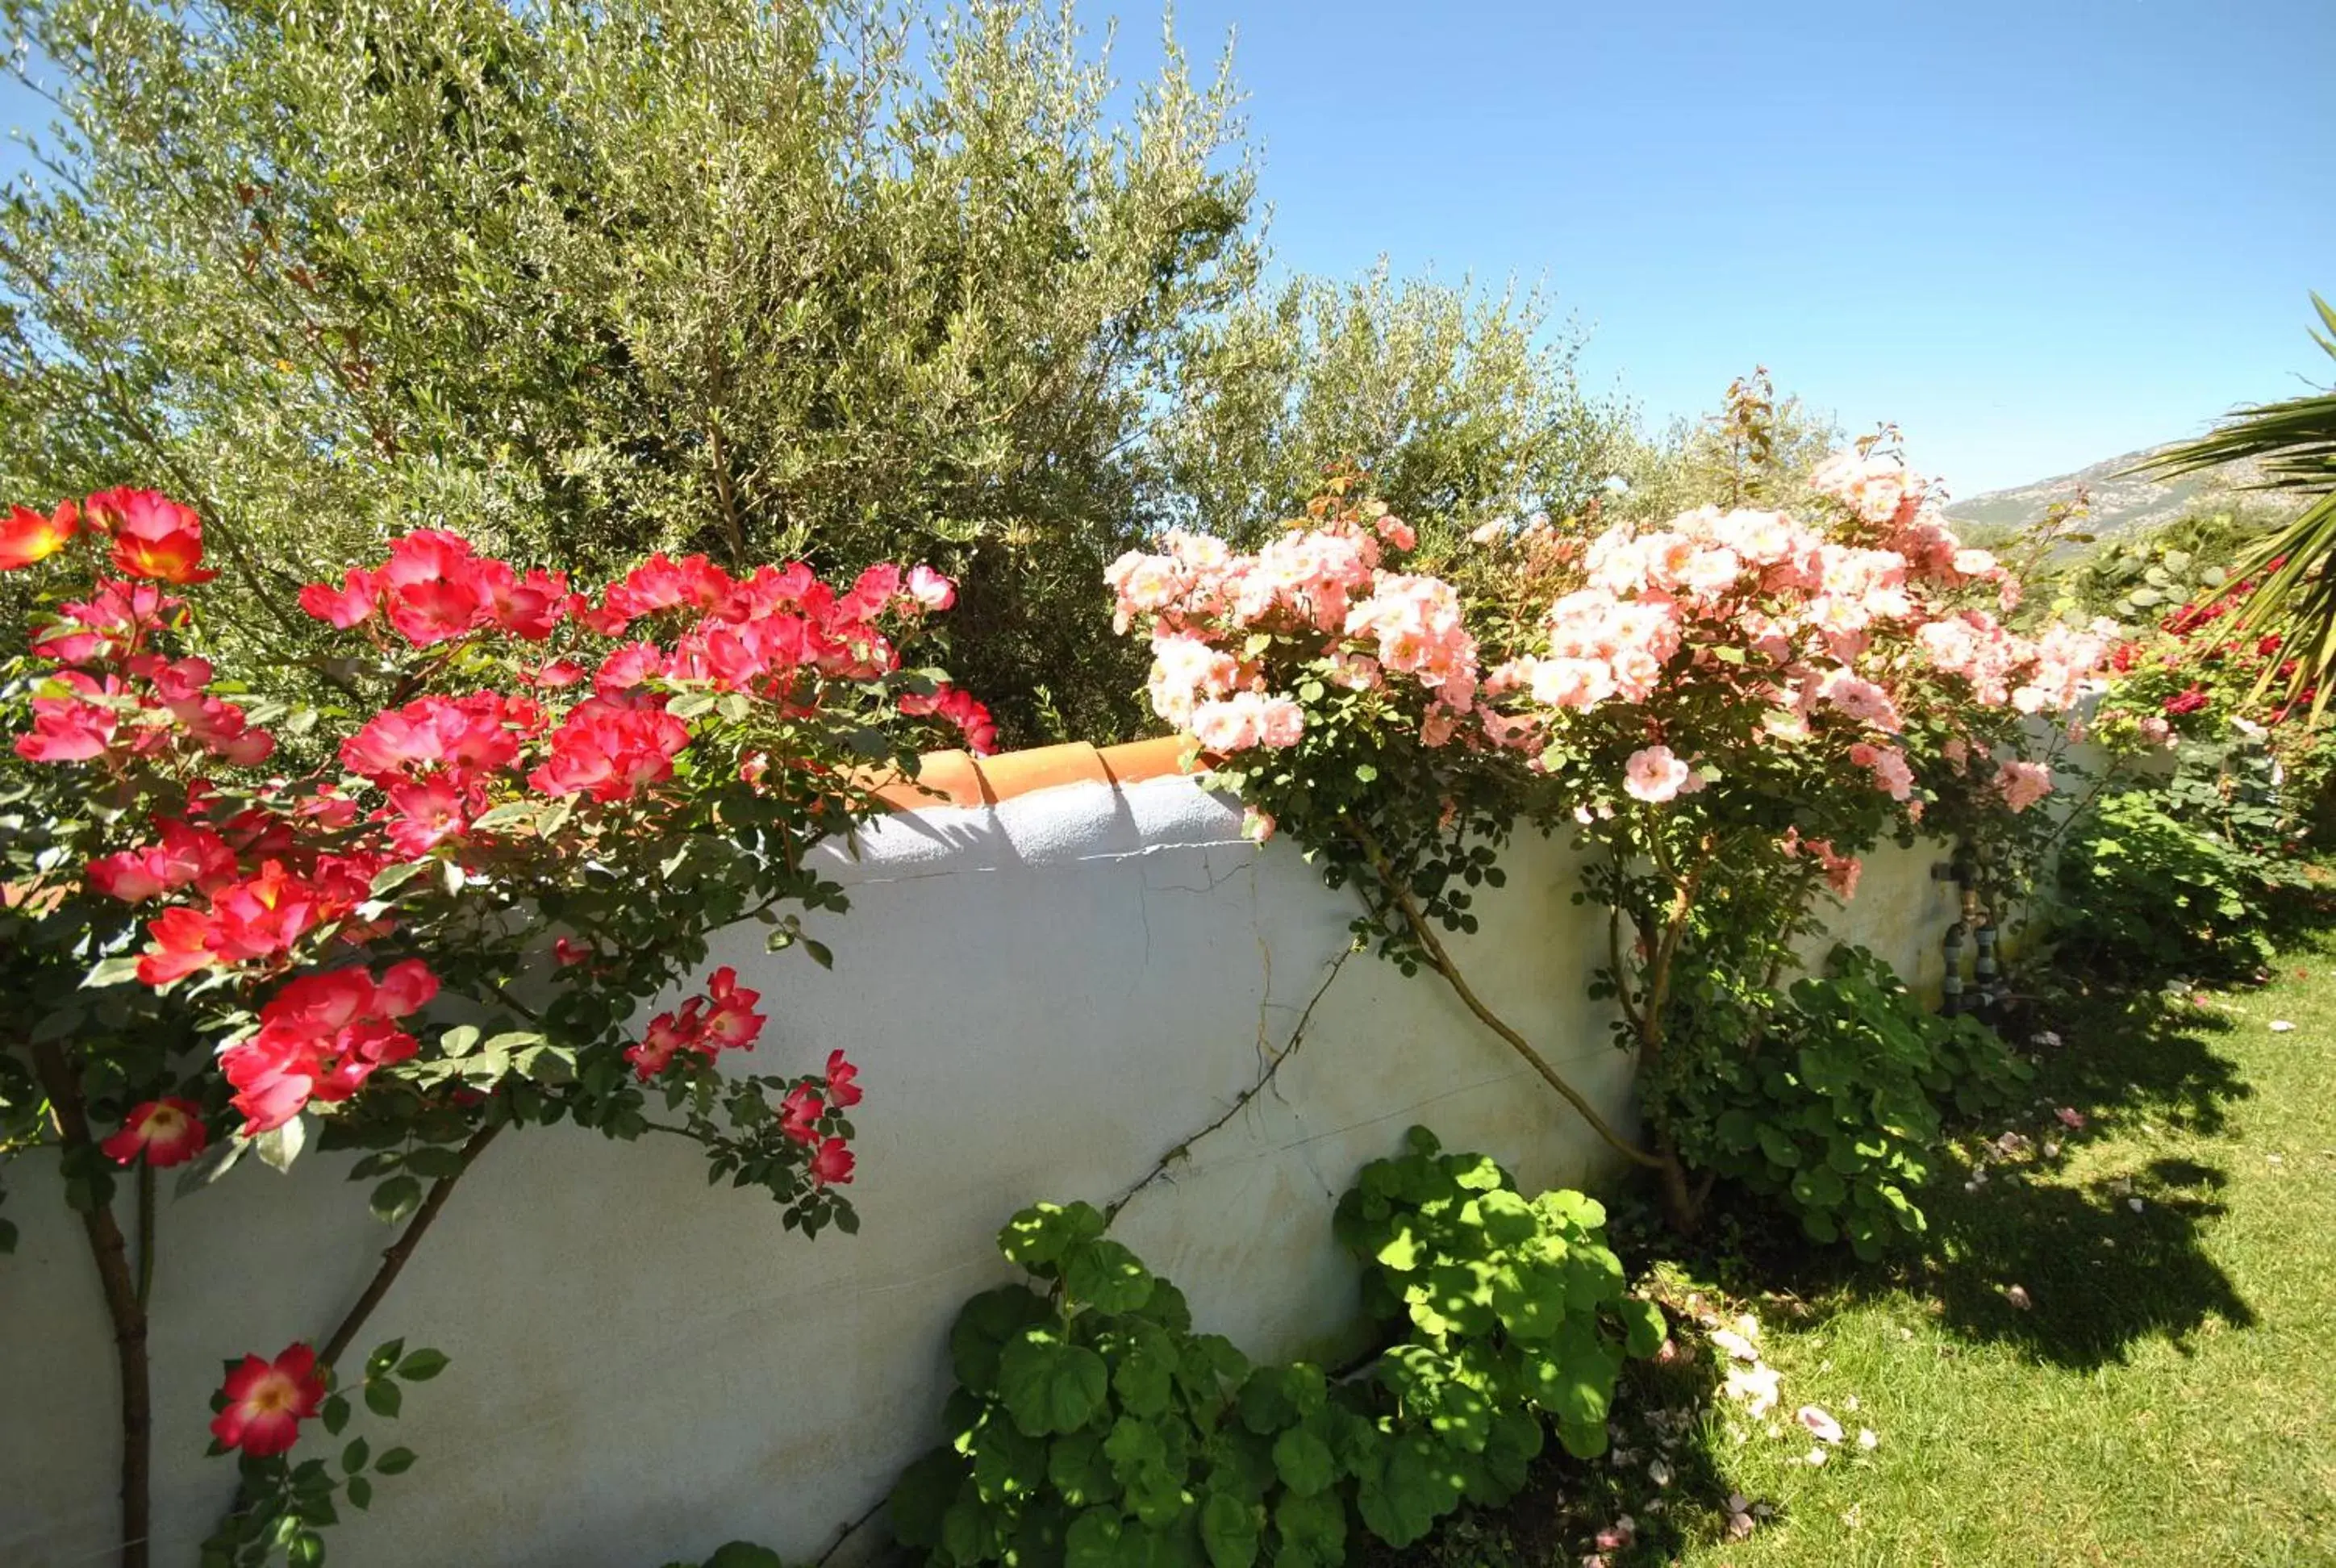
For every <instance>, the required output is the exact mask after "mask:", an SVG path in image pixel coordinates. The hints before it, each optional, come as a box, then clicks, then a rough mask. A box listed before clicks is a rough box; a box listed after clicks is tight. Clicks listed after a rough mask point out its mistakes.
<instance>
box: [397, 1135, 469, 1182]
mask: <svg viewBox="0 0 2336 1568" xmlns="http://www.w3.org/2000/svg"><path fill="white" fill-rule="evenodd" d="M404 1168H405V1169H406V1170H407V1171H409V1172H411V1173H412V1174H414V1175H416V1176H419V1177H421V1178H423V1180H425V1181H432V1182H435V1181H439V1180H441V1179H443V1178H444V1177H447V1176H459V1175H461V1174H462V1151H461V1150H460V1149H455V1148H450V1147H448V1146H447V1145H445V1144H422V1145H421V1146H419V1147H418V1148H415V1149H414V1150H412V1151H411V1152H409V1153H408V1154H407V1155H406V1157H405V1160H404Z"/></svg>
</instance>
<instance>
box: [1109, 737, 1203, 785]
mask: <svg viewBox="0 0 2336 1568" xmlns="http://www.w3.org/2000/svg"><path fill="white" fill-rule="evenodd" d="M1191 749H1192V741H1191V740H1190V739H1188V738H1187V737H1185V736H1183V735H1161V736H1160V737H1158V738H1157V739H1155V740H1132V741H1128V742H1125V743H1124V744H1123V745H1107V746H1105V747H1104V748H1103V752H1102V754H1101V755H1102V756H1103V768H1104V772H1105V773H1107V774H1110V775H1111V782H1112V783H1114V784H1141V783H1143V782H1144V780H1145V779H1153V778H1173V777H1174V776H1175V775H1176V774H1185V773H1199V772H1201V771H1202V766H1203V764H1202V763H1201V761H1200V760H1199V759H1198V758H1195V759H1194V760H1193V763H1192V766H1190V767H1187V766H1185V765H1184V758H1185V755H1186V754H1187V753H1188V752H1190V751H1191Z"/></svg>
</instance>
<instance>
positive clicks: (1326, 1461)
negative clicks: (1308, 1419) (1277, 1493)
mask: <svg viewBox="0 0 2336 1568" xmlns="http://www.w3.org/2000/svg"><path fill="white" fill-rule="evenodd" d="M1273 1468H1274V1472H1275V1474H1277V1475H1280V1477H1281V1480H1282V1484H1283V1485H1287V1486H1288V1487H1289V1488H1290V1490H1291V1491H1292V1492H1295V1493H1297V1494H1298V1495H1299V1496H1300V1497H1311V1496H1312V1495H1314V1494H1315V1493H1317V1492H1319V1491H1322V1490H1323V1489H1324V1488H1326V1487H1328V1486H1329V1485H1330V1484H1331V1483H1332V1482H1333V1481H1336V1480H1337V1479H1338V1461H1337V1460H1336V1459H1335V1458H1333V1457H1332V1456H1331V1454H1330V1445H1329V1444H1328V1443H1326V1442H1324V1441H1323V1440H1322V1439H1321V1438H1320V1437H1317V1436H1316V1435H1315V1434H1314V1433H1313V1432H1311V1431H1309V1430H1308V1429H1307V1428H1306V1427H1291V1428H1290V1430H1288V1431H1287V1432H1284V1433H1283V1434H1282V1435H1281V1436H1280V1437H1277V1438H1275V1439H1274V1441H1273Z"/></svg>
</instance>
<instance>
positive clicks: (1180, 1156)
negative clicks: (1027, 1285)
mask: <svg viewBox="0 0 2336 1568" xmlns="http://www.w3.org/2000/svg"><path fill="white" fill-rule="evenodd" d="M1258 948H1259V950H1260V954H1261V955H1263V958H1264V961H1265V964H1266V974H1267V980H1268V989H1267V992H1266V995H1265V996H1264V997H1263V998H1260V1000H1259V1003H1258V1026H1257V1031H1258V1047H1259V1049H1260V1052H1262V1053H1265V1055H1266V1060H1265V1065H1264V1066H1263V1067H1262V1068H1261V1069H1260V1072H1259V1073H1258V1076H1257V1081H1256V1082H1255V1083H1253V1084H1251V1085H1250V1086H1249V1087H1247V1088H1245V1089H1243V1090H1242V1091H1241V1093H1240V1094H1239V1095H1236V1096H1234V1097H1233V1102H1232V1104H1231V1105H1227V1106H1226V1107H1225V1109H1224V1111H1223V1112H1222V1114H1221V1115H1218V1116H1217V1117H1216V1118H1215V1119H1213V1120H1212V1121H1211V1122H1209V1123H1208V1124H1207V1125H1204V1126H1202V1127H1201V1128H1200V1129H1199V1130H1197V1131H1195V1132H1193V1133H1192V1134H1191V1135H1188V1136H1187V1137H1185V1138H1184V1139H1183V1141H1182V1142H1181V1143H1178V1144H1176V1145H1175V1146H1174V1147H1173V1148H1171V1149H1169V1150H1168V1152H1167V1153H1165V1154H1162V1155H1161V1156H1160V1158H1159V1159H1158V1160H1156V1161H1155V1162H1153V1166H1152V1169H1151V1170H1149V1171H1147V1172H1145V1173H1144V1175H1143V1176H1142V1177H1141V1178H1139V1179H1138V1180H1137V1181H1136V1183H1134V1185H1133V1186H1131V1187H1129V1188H1128V1189H1127V1190H1126V1191H1125V1192H1124V1193H1120V1195H1119V1196H1118V1197H1116V1198H1114V1199H1113V1200H1112V1201H1111V1202H1110V1203H1106V1204H1105V1206H1104V1211H1103V1217H1104V1223H1105V1225H1109V1224H1110V1223H1111V1222H1113V1221H1114V1220H1116V1219H1118V1218H1119V1215H1120V1211H1122V1210H1123V1209H1125V1208H1126V1207H1127V1205H1128V1204H1129V1203H1133V1202H1134V1200H1135V1198H1136V1196H1137V1194H1139V1193H1143V1192H1144V1190H1145V1189H1146V1188H1148V1187H1151V1186H1152V1185H1153V1183H1159V1182H1172V1183H1173V1175H1172V1174H1171V1173H1172V1172H1173V1170H1174V1169H1175V1167H1176V1165H1177V1164H1178V1163H1179V1162H1180V1161H1184V1160H1189V1159H1190V1158H1192V1145H1193V1144H1197V1143H1199V1142H1200V1141H1201V1140H1202V1138H1205V1137H1207V1136H1208V1135H1210V1134H1212V1133H1213V1132H1215V1131H1217V1130H1218V1129H1219V1128H1221V1127H1222V1126H1223V1125H1225V1124H1227V1123H1228V1122H1230V1121H1231V1120H1232V1119H1233V1118H1234V1117H1235V1116H1237V1115H1241V1112H1242V1111H1243V1110H1244V1109H1246V1108H1247V1107H1248V1106H1249V1105H1250V1103H1251V1101H1253V1100H1255V1099H1256V1098H1257V1097H1258V1096H1260V1095H1261V1094H1263V1093H1265V1091H1266V1090H1267V1089H1269V1088H1271V1087H1272V1086H1273V1081H1274V1078H1275V1077H1276V1076H1278V1075H1279V1074H1280V1071H1281V1068H1282V1064H1284V1063H1285V1062H1287V1061H1289V1060H1290V1057H1293V1056H1295V1055H1297V1054H1298V1048H1299V1047H1300V1046H1302V1045H1304V1044H1305V1043H1306V1029H1307V1026H1308V1025H1309V1024H1310V1023H1311V1022H1312V1021H1313V1018H1314V1009H1315V1008H1317V1007H1318V1006H1319V1005H1320V1004H1321V1001H1322V998H1324V997H1325V996H1327V995H1329V990H1330V987H1331V985H1332V984H1333V983H1335V982H1336V981H1337V979H1338V973H1339V971H1340V970H1342V969H1345V968H1346V967H1347V960H1348V959H1351V958H1353V957H1354V956H1355V955H1356V954H1357V953H1358V952H1359V951H1361V949H1359V948H1354V947H1349V948H1348V949H1346V950H1344V951H1342V952H1340V953H1339V954H1338V957H1337V958H1334V959H1331V960H1330V968H1329V973H1327V974H1325V975H1324V976H1323V977H1322V983H1321V984H1320V985H1319V986H1318V987H1317V988H1315V991H1314V995H1313V996H1312V997H1311V998H1309V999H1308V1001H1307V1003H1306V1006H1305V1008H1304V1009H1303V1010H1302V1011H1301V1012H1299V1015H1298V1023H1297V1026H1296V1027H1293V1028H1292V1029H1291V1030H1290V1037H1289V1039H1288V1040H1286V1041H1285V1042H1284V1043H1283V1044H1282V1047H1281V1048H1280V1050H1278V1051H1277V1050H1274V1049H1272V1047H1271V1045H1270V1040H1269V1037H1268V1036H1267V1034H1266V1026H1265V1011H1266V1009H1267V1008H1269V1007H1270V1006H1271V1005H1272V1000H1271V995H1272V993H1271V976H1272V954H1271V951H1270V949H1268V948H1267V947H1266V945H1265V938H1264V934H1263V931H1262V930H1260V933H1259V937H1258ZM1276 1092H1277V1095H1278V1094H1279V1091H1276Z"/></svg>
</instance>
